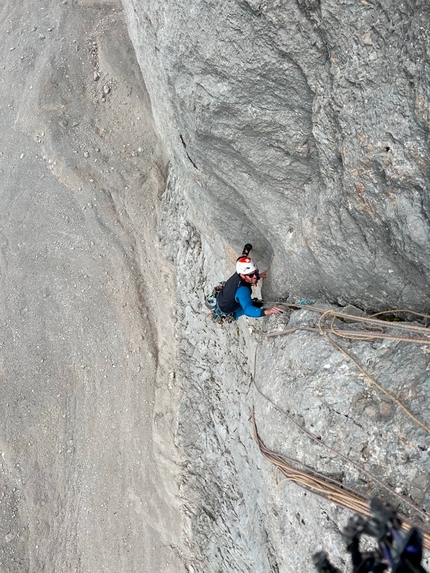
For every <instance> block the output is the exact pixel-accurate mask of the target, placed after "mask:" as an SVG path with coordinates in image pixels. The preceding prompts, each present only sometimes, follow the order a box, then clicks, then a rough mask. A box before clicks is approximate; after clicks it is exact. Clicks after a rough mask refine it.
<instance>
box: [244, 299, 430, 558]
mask: <svg viewBox="0 0 430 573" xmlns="http://www.w3.org/2000/svg"><path fill="white" fill-rule="evenodd" d="M288 306H289V307H291V308H301V306H298V305H288ZM305 309H306V310H310V311H314V312H320V313H321V316H320V318H319V320H318V328H312V327H292V328H289V329H286V330H282V331H276V332H271V333H268V334H266V335H265V336H266V337H274V336H283V335H286V334H290V333H293V332H296V331H298V330H304V331H308V332H316V333H320V334H321V335H322V336H324V337H325V338H326V339H327V340H328V341H329V342H330V343H331V344H332V345H333V346H334V347H335V348H337V349H338V350H339V351H340V352H342V354H344V355H345V356H346V357H347V358H349V359H350V360H351V361H352V362H353V363H354V364H355V365H356V366H357V368H358V369H359V370H360V372H362V374H363V375H364V376H365V377H366V378H367V379H368V380H369V381H370V382H371V383H372V384H373V385H375V386H376V387H377V388H378V389H379V390H380V391H382V392H383V393H384V394H385V395H387V396H388V397H389V398H390V399H391V400H393V402H394V403H395V404H397V405H398V406H399V407H400V408H401V409H402V410H403V411H404V412H405V413H406V414H407V415H408V416H409V417H410V418H411V419H412V420H413V421H414V422H415V423H416V424H417V425H419V426H420V427H422V428H424V429H425V430H426V431H427V432H429V433H430V427H429V426H428V425H427V424H425V423H424V422H422V421H421V420H419V419H418V418H417V417H416V416H415V415H414V414H413V413H412V412H410V410H408V408H406V406H404V404H402V403H401V402H400V400H398V398H396V397H395V396H394V395H393V394H392V393H391V392H389V391H388V390H386V389H385V388H383V386H381V385H380V384H379V383H378V382H377V381H376V380H375V379H374V378H373V377H372V376H371V375H370V374H369V373H368V372H367V371H366V370H365V369H364V368H363V367H362V366H361V365H360V364H359V363H358V362H357V361H356V360H355V358H353V357H352V356H351V355H350V354H349V353H348V352H347V351H346V350H345V349H344V348H342V347H341V346H340V345H339V344H338V343H337V342H335V341H334V340H333V339H332V338H331V337H330V334H332V335H337V336H339V337H342V338H349V339H352V340H372V339H375V338H378V339H379V338H384V339H389V340H396V341H404V342H410V343H418V344H430V329H428V328H426V327H420V326H416V325H411V324H404V323H395V324H392V323H391V322H390V323H387V321H383V320H380V319H377V318H374V317H375V316H380V315H382V314H393V313H400V312H402V313H408V314H412V315H415V316H420V317H424V318H428V319H430V316H429V315H425V314H421V313H416V312H413V311H409V310H404V309H401V310H391V311H384V312H383V313H377V314H376V315H372V316H370V317H369V316H366V317H357V316H354V315H351V314H348V313H343V312H339V311H336V310H334V309H329V310H327V309H320V308H318V307H315V306H306V307H305ZM328 318H330V320H331V324H330V326H329V327H327V326H325V325H324V321H325V320H326V319H328ZM337 318H338V319H341V320H344V321H346V320H348V321H354V322H361V323H364V324H365V325H366V326H368V327H369V326H370V327H371V328H374V329H378V330H379V332H375V331H372V332H357V331H354V330H346V329H345V330H344V329H339V328H335V326H334V321H335V320H336V319H337ZM387 327H390V328H397V329H400V330H402V331H405V332H407V331H409V335H401V336H400V335H391V334H386V332H385V329H386V328H387ZM410 333H412V336H411V335H410ZM427 337H429V338H427ZM258 347H259V341H257V344H256V348H255V356H254V372H253V384H254V386H255V388H256V390H257V392H258V393H259V394H260V395H261V396H262V397H263V398H264V399H265V400H266V401H268V402H269V403H270V404H271V405H272V406H273V407H274V408H275V409H276V410H277V411H278V412H280V413H281V414H282V415H283V416H285V417H286V418H287V419H288V420H289V421H290V422H291V423H293V424H294V425H295V426H296V428H298V429H299V430H300V432H302V433H304V434H305V435H306V436H307V437H308V438H309V439H310V440H312V441H313V442H315V443H317V444H318V445H319V446H321V447H323V448H325V449H326V450H328V451H330V452H331V453H333V454H334V455H335V456H337V457H339V458H340V459H342V460H343V461H345V462H346V463H348V464H349V465H351V466H352V467H354V468H355V469H356V470H357V471H358V472H359V473H362V474H364V475H366V476H367V478H368V479H369V480H370V481H372V482H373V483H376V484H377V485H379V486H380V487H381V488H383V489H384V490H385V491H386V492H388V493H389V494H390V495H391V496H393V497H394V498H397V499H398V500H399V501H401V502H402V503H403V504H405V505H406V506H408V507H409V508H410V509H411V510H413V511H414V512H415V513H416V514H417V515H419V516H420V518H421V519H423V520H424V521H429V520H430V516H429V515H428V513H427V512H426V511H424V510H423V509H421V508H420V507H418V505H416V504H415V503H414V502H412V501H411V500H410V499H408V498H407V497H405V496H403V495H401V494H399V493H397V492H396V491H395V490H394V489H393V488H392V487H390V486H387V485H386V484H385V483H384V482H382V481H381V480H380V479H379V478H377V477H376V476H374V475H373V474H371V473H370V472H369V471H367V470H366V469H365V468H363V466H362V465H359V464H358V463H356V462H354V461H353V460H351V459H350V458H348V457H347V456H345V455H344V454H342V453H341V452H340V451H338V450H336V449H335V448H333V447H331V446H329V445H328V444H326V443H325V442H323V441H322V440H321V439H320V438H319V437H318V436H316V435H314V434H312V433H311V432H309V431H308V430H306V428H304V427H303V426H301V425H300V424H299V423H298V422H297V421H296V420H295V418H294V417H293V416H292V415H291V414H290V413H289V412H287V411H285V410H284V409H282V408H281V407H280V406H278V405H277V404H276V403H275V402H274V401H273V400H272V399H271V398H270V397H269V396H267V395H266V394H264V393H263V392H262V390H261V389H260V388H259V387H258V385H257V377H256V370H257V353H258ZM251 420H252V423H253V431H254V438H255V440H256V442H257V444H258V447H259V449H260V452H261V453H262V455H263V456H264V457H265V458H266V459H268V460H269V461H270V462H271V463H273V464H274V465H275V467H276V475H277V483H278V484H279V483H282V482H279V479H278V474H279V472H281V473H282V474H283V475H284V476H285V479H286V480H289V481H293V482H295V483H297V484H298V485H300V486H302V487H304V488H306V489H309V490H311V491H313V492H314V493H316V494H319V495H322V496H324V497H325V498H327V499H329V500H331V501H333V502H334V503H336V504H338V505H340V506H342V507H345V508H347V509H351V510H353V511H355V512H357V513H360V514H362V515H364V516H366V517H368V516H369V515H370V510H369V508H368V505H367V502H366V500H365V498H364V497H363V496H362V495H361V494H360V493H359V492H358V491H357V490H355V489H353V488H348V487H346V486H344V485H343V484H341V483H340V482H336V480H333V479H332V478H328V477H327V476H324V475H323V474H321V473H319V472H317V471H316V470H314V469H312V468H309V467H308V466H305V465H304V464H302V463H301V462H298V461H297V460H292V459H291V458H288V457H286V456H282V455H280V454H276V453H275V452H272V451H270V450H269V449H268V448H266V446H265V445H264V444H263V442H262V441H261V439H260V437H259V435H258V431H257V425H256V421H255V413H254V409H253V410H252V414H251ZM295 465H299V466H301V467H302V468H304V469H303V470H298V469H297V468H296V467H295ZM401 519H402V521H403V522H405V523H406V524H408V525H409V526H412V525H417V524H415V523H414V522H413V521H412V520H410V519H408V518H407V517H405V516H401ZM417 526H418V527H419V528H420V529H421V531H422V532H423V537H424V545H425V547H426V548H427V549H430V530H429V529H426V528H423V526H422V525H421V524H418V525H417Z"/></svg>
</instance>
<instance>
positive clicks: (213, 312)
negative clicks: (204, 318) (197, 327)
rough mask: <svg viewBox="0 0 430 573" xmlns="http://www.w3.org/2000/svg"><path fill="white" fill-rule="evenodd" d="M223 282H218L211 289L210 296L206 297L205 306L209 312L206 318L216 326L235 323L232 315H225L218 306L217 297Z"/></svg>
mask: <svg viewBox="0 0 430 573" xmlns="http://www.w3.org/2000/svg"><path fill="white" fill-rule="evenodd" d="M224 285H225V281H224V282H220V283H219V284H218V285H217V286H216V287H214V288H213V290H212V292H211V294H210V295H209V296H207V297H206V299H205V305H206V307H207V308H208V309H209V310H210V312H209V313H208V317H209V318H211V319H212V320H213V321H214V322H215V323H216V324H224V323H226V322H227V323H228V322H235V320H236V318H235V316H234V314H233V313H231V314H226V313H225V312H223V311H222V310H221V309H220V308H219V306H218V295H219V293H220V292H221V290H222V289H223V288H224Z"/></svg>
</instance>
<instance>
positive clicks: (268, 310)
mask: <svg viewBox="0 0 430 573" xmlns="http://www.w3.org/2000/svg"><path fill="white" fill-rule="evenodd" d="M283 312H284V311H283V310H282V308H280V307H279V306H274V307H272V308H265V309H264V316H269V315H271V314H283Z"/></svg>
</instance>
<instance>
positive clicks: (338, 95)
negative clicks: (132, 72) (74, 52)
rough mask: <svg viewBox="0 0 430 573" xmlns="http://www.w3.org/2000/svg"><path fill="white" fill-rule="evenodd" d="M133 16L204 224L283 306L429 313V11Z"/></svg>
mask: <svg viewBox="0 0 430 573" xmlns="http://www.w3.org/2000/svg"><path fill="white" fill-rule="evenodd" d="M124 6H125V8H126V11H127V13H128V24H129V29H130V31H131V37H132V40H133V43H134V45H135V47H136V50H137V55H138V58H139V61H140V63H141V65H142V67H143V69H144V75H145V81H146V83H147V85H148V87H149V90H150V93H151V97H152V100H153V106H154V114H155V117H156V120H157V125H158V128H159V129H160V131H161V134H162V137H163V141H165V142H166V143H167V144H168V145H169V146H170V148H171V151H172V152H173V153H174V156H175V168H176V169H177V170H179V172H180V179H181V185H182V187H185V189H186V193H187V195H188V197H189V198H190V200H191V202H192V203H193V204H194V205H198V206H199V211H200V217H201V219H203V221H204V223H201V224H204V225H206V223H207V222H210V223H211V224H213V227H214V229H216V231H217V233H219V235H220V236H221V237H222V238H223V240H224V241H225V243H226V244H229V245H233V246H234V247H235V248H236V249H237V250H239V248H240V247H241V246H242V243H243V239H244V233H243V229H244V227H246V231H247V238H248V239H249V240H251V242H252V243H254V244H255V245H258V247H257V248H258V255H259V258H260V259H261V260H263V259H264V261H265V262H269V261H270V260H271V259H272V258H273V257H275V260H276V265H274V269H273V275H272V281H271V290H272V292H273V293H276V294H277V295H280V294H285V293H286V292H289V293H291V292H294V293H301V294H303V295H304V296H307V297H317V296H324V297H325V298H327V299H328V300H330V301H333V302H341V303H342V304H345V302H352V303H354V304H356V305H358V306H360V307H366V308H380V307H390V306H397V305H401V306H408V307H415V308H417V309H422V308H423V307H425V308H427V309H428V308H429V303H428V298H429V289H430V287H429V280H428V277H429V255H428V244H429V225H428V217H429V211H430V205H429V193H428V176H427V175H428V165H429V153H428V145H427V134H428V108H429V97H428V90H429V85H428V66H429V53H428V50H429V33H430V32H429V29H430V28H429V23H430V12H429V10H430V8H429V6H428V4H427V3H426V2H425V1H418V2H412V3H411V2H394V1H389V0H386V1H380V2H356V1H355V0H352V1H343V2H338V1H337V0H322V1H319V0H309V1H307V0H306V1H305V0H300V1H297V2H295V1H292V0H288V1H287V0H284V1H281V0H279V1H277V2H266V1H264V0H262V1H261V2H256V1H246V0H243V1H231V2H226V3H222V5H221V6H220V5H219V4H217V3H211V2H203V1H201V2H196V3H194V4H193V5H190V4H188V3H178V2H174V1H169V0H167V1H164V0H163V1H162V2H161V1H153V2H144V1H141V0H124ZM227 213H228V216H226V214H227ZM217 254H218V255H222V254H223V253H222V252H221V253H220V252H217Z"/></svg>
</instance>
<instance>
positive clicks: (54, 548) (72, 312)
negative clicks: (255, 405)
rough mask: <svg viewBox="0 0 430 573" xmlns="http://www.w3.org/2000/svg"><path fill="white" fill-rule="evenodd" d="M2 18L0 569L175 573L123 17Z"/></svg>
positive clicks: (167, 350)
mask: <svg viewBox="0 0 430 573" xmlns="http://www.w3.org/2000/svg"><path fill="white" fill-rule="evenodd" d="M1 15H2V17H1V22H0V29H1V37H2V39H3V42H2V47H1V49H0V68H1V82H0V99H1V102H2V113H1V118H0V123H1V129H0V137H1V141H2V144H1V150H0V151H1V152H0V273H1V284H0V296H1V305H0V316H1V340H0V347H1V358H0V382H1V384H0V570H1V571H2V573H18V572H19V573H26V572H34V573H36V572H40V571H46V572H48V571H49V572H52V573H53V572H60V571H61V572H72V571H82V572H84V571H86V572H90V571H91V572H101V571H103V572H105V573H107V572H110V571H119V570H121V571H124V572H125V571H128V572H131V571H136V572H137V571H139V572H147V573H152V572H153V571H166V572H170V571H171V572H172V573H173V571H174V572H175V573H177V572H178V571H181V567H182V565H181V561H180V560H179V559H178V558H177V555H176V550H175V547H177V546H179V544H180V531H181V518H180V513H179V511H178V504H176V505H175V503H174V501H173V498H171V499H169V492H171V490H172V488H173V489H174V491H176V487H175V464H174V463H173V462H172V459H174V460H175V461H177V459H176V458H175V447H174V444H173V440H172V439H170V440H169V439H168V438H169V436H172V433H173V431H172V429H171V428H170V426H172V425H173V427H174V420H172V418H171V414H170V409H171V408H172V407H173V405H174V404H175V389H174V388H172V387H169V383H170V385H171V381H170V378H169V375H170V373H171V372H173V371H174V368H175V362H174V356H175V345H174V344H172V340H174V324H173V320H172V318H171V317H172V311H173V308H174V305H173V300H172V296H171V290H172V288H173V269H172V265H171V264H170V263H169V262H168V261H167V260H166V259H165V258H164V257H162V256H161V254H160V251H159V250H158V249H157V245H156V242H155V241H154V234H155V232H156V231H155V230H156V227H157V220H158V214H159V196H160V195H161V193H162V192H163V190H164V187H165V171H166V161H167V160H166V157H165V155H164V153H163V149H162V147H161V145H160V143H159V140H158V138H157V135H156V133H155V131H154V126H153V121H152V117H151V110H150V106H149V99H148V94H147V92H146V90H145V86H144V83H143V81H142V76H141V74H140V70H139V67H138V65H137V62H136V59H135V57H134V51H133V48H132V46H131V44H130V41H129V39H128V36H127V30H126V27H125V24H124V20H123V18H122V12H121V6H120V4H119V3H117V2H110V1H107V2H99V1H95V2H92V1H89V0H85V1H82V2H73V3H71V2H69V3H68V2H63V3H60V4H59V3H58V2H51V1H49V0H47V1H43V2H37V3H34V2H32V1H30V0H29V1H27V0H26V1H23V2H21V3H19V4H15V3H13V2H5V3H3V4H2V8H1ZM148 269H151V273H152V276H151V275H150V274H149V272H148ZM154 277H159V282H157V280H154ZM157 309H159V311H160V312H159V311H158V310H157ZM155 404H158V405H157V406H155ZM155 411H156V413H157V416H156V420H154V417H155ZM166 468H169V471H167V470H166ZM176 473H177V470H176ZM164 477H166V481H165V480H164ZM182 570H183V568H182Z"/></svg>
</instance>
